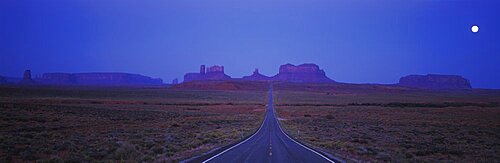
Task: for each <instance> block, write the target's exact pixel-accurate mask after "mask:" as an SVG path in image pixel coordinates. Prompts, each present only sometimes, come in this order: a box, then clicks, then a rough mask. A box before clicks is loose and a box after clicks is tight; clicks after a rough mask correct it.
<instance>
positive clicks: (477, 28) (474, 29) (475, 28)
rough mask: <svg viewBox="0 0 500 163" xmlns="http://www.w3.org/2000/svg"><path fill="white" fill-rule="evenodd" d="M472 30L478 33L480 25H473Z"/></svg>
mask: <svg viewBox="0 0 500 163" xmlns="http://www.w3.org/2000/svg"><path fill="white" fill-rule="evenodd" d="M470 30H471V31H472V32H473V33H477V32H478V31H479V27H478V26H477V25H473V26H472V27H471V28H470Z"/></svg>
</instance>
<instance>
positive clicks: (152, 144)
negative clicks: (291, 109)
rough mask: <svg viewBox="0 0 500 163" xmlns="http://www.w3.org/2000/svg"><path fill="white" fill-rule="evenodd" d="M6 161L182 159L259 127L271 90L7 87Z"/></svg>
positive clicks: (0, 145) (0, 104)
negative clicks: (267, 94)
mask: <svg viewBox="0 0 500 163" xmlns="http://www.w3.org/2000/svg"><path fill="white" fill-rule="evenodd" d="M0 92H1V93H0V162H18V161H63V162H68V161H69V162H70V161H76V162H81V161H92V162H93V161H98V160H101V161H132V162H137V161H147V162H151V161H159V160H164V161H168V162H171V161H173V162H176V161H179V160H181V159H185V158H188V157H192V156H195V155H198V154H201V153H203V152H206V151H208V150H210V149H212V148H214V147H218V146H222V145H225V144H229V143H232V142H235V141H237V140H239V139H240V138H241V137H242V135H243V136H246V135H249V134H250V133H252V132H253V131H254V130H255V129H256V128H257V127H258V126H259V123H260V121H261V119H262V117H263V114H264V109H263V108H264V104H263V102H264V101H265V100H264V99H265V92H250V91H247V92H239V91H233V92H227V91H172V90H166V89H163V88H153V89H152V88H133V89H132V88H91V87H83V88H82V87H75V88H45V87H43V88H40V87H34V88H16V87H7V88H0Z"/></svg>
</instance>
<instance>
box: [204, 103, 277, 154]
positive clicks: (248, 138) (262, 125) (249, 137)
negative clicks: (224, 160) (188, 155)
mask: <svg viewBox="0 0 500 163" xmlns="http://www.w3.org/2000/svg"><path fill="white" fill-rule="evenodd" d="M266 109H267V108H266ZM267 114H268V113H267V110H266V115H265V117H264V120H263V121H262V124H261V125H260V127H259V129H258V130H257V132H255V133H254V134H253V135H252V136H250V137H248V138H247V139H245V140H243V141H242V142H240V143H238V144H236V145H234V146H232V147H231V148H228V149H226V150H224V151H222V152H220V153H219V154H217V155H215V156H212V157H210V158H209V159H206V160H205V161H203V162H202V163H206V162H208V161H210V160H212V159H214V158H216V157H218V156H220V155H222V154H224V153H225V152H227V151H229V150H231V149H233V148H235V147H237V146H239V145H241V144H243V143H245V142H246V141H248V140H249V139H251V138H252V137H253V136H255V135H257V133H259V131H260V129H261V128H262V127H263V126H264V123H265V122H266V119H267Z"/></svg>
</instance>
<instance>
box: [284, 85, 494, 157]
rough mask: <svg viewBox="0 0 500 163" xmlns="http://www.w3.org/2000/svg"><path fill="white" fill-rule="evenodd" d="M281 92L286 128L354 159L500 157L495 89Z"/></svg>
mask: <svg viewBox="0 0 500 163" xmlns="http://www.w3.org/2000/svg"><path fill="white" fill-rule="evenodd" d="M276 94H277V95H276V96H275V98H276V101H277V103H276V105H277V107H276V108H277V111H278V115H279V116H280V117H281V118H282V119H284V120H282V121H281V123H282V124H284V125H285V128H286V130H287V132H288V133H290V134H291V135H292V136H294V137H296V138H299V139H300V140H302V141H303V142H306V143H307V144H311V145H314V146H316V147H320V148H322V149H323V150H325V151H327V152H330V153H335V154H336V155H338V156H340V157H342V158H346V159H347V160H348V161H362V162H365V161H369V162H498V161H500V157H499V155H498V153H500V107H499V106H498V104H499V100H500V96H498V93H495V92H492V91H486V93H485V92H479V93H477V92H472V93H471V92H468V93H463V92H462V93H459V92H454V93H449V92H448V93H442V94H439V93H437V92H434V93H426V92H417V93H408V94H403V93H401V94H393V93H391V94H383V93H380V94H372V95H370V94H358V96H356V95H352V94H335V93H325V92H291V91H281V92H276ZM365 97H366V98H365ZM297 130H298V131H300V132H297Z"/></svg>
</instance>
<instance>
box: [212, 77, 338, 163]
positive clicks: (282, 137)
mask: <svg viewBox="0 0 500 163" xmlns="http://www.w3.org/2000/svg"><path fill="white" fill-rule="evenodd" d="M207 162H210V163H212V162H224V163H227V162H250V163H260V162H277V163H278V162H279V163H281V162H286V163H288V162H314V163H321V162H334V160H332V159H330V158H328V157H326V156H324V155H322V154H320V153H319V152H317V151H315V150H313V149H311V148H309V147H306V146H304V145H303V144H301V143H299V142H297V141H295V140H293V139H292V138H290V137H289V136H288V135H287V134H285V132H284V131H283V129H282V128H281V127H280V124H279V123H278V120H277V118H276V116H275V112H274V104H273V87H272V85H271V86H270V87H269V104H268V105H267V110H266V116H265V118H264V121H263V122H262V125H261V126H260V128H259V129H258V130H257V132H256V133H255V134H253V135H252V136H250V137H249V138H247V139H245V140H243V141H241V142H239V143H238V144H236V145H234V146H232V147H230V148H228V149H226V150H224V151H222V152H220V153H218V154H216V155H214V156H212V157H210V158H209V159H207V160H205V161H203V163H207ZM335 162H337V161H335Z"/></svg>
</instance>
